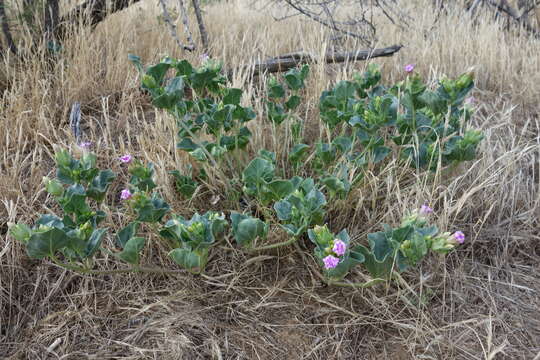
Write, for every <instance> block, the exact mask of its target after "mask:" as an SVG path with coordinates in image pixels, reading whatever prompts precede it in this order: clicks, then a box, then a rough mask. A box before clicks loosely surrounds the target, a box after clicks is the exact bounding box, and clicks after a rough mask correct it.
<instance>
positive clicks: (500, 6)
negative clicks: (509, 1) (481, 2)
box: [486, 0, 540, 37]
mask: <svg viewBox="0 0 540 360" xmlns="http://www.w3.org/2000/svg"><path fill="white" fill-rule="evenodd" d="M486 2H487V4H488V5H490V6H492V7H494V8H495V9H496V10H498V11H499V12H501V13H504V14H506V15H507V16H508V17H509V18H511V19H512V20H514V21H515V22H516V23H517V24H518V25H520V26H522V27H523V28H524V29H525V30H526V31H527V32H529V33H531V34H533V35H534V36H536V37H539V36H540V30H538V29H535V28H534V27H533V26H531V25H530V24H528V23H527V22H525V21H524V19H523V18H522V17H521V16H520V15H519V14H518V13H517V12H516V11H515V10H514V9H513V8H512V7H510V6H506V3H502V2H498V1H495V0H487V1H486Z"/></svg>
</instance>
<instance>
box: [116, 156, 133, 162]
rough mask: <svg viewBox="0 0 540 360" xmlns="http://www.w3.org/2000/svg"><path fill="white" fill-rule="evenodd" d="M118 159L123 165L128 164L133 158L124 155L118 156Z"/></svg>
mask: <svg viewBox="0 0 540 360" xmlns="http://www.w3.org/2000/svg"><path fill="white" fill-rule="evenodd" d="M118 159H119V160H120V161H121V162H123V163H124V164H129V163H130V162H131V160H133V157H132V156H131V155H129V154H126V155H124V156H120V157H119V158H118Z"/></svg>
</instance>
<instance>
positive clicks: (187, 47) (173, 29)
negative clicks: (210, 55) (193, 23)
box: [159, 0, 195, 51]
mask: <svg viewBox="0 0 540 360" xmlns="http://www.w3.org/2000/svg"><path fill="white" fill-rule="evenodd" d="M159 3H160V5H161V9H162V11H163V20H165V22H166V23H167V25H168V26H169V31H170V33H171V37H172V38H173V39H174V40H175V41H176V43H177V44H178V46H179V47H180V49H182V50H187V51H193V50H195V44H194V43H193V39H192V38H191V32H190V31H189V26H188V23H187V15H186V9H185V8H184V3H183V1H182V0H178V5H179V7H180V12H181V13H182V17H183V19H182V22H183V23H184V30H185V32H186V37H187V41H188V45H184V44H183V43H182V41H180V39H179V38H178V33H177V31H176V24H175V23H174V22H173V21H172V20H171V16H170V15H169V11H168V10H167V5H166V4H165V0H159Z"/></svg>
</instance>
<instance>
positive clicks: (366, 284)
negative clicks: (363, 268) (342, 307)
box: [325, 278, 386, 288]
mask: <svg viewBox="0 0 540 360" xmlns="http://www.w3.org/2000/svg"><path fill="white" fill-rule="evenodd" d="M325 281H326V283H327V284H328V285H335V286H342V287H352V288H368V287H371V286H373V285H376V284H379V283H381V282H385V281H386V280H384V279H379V278H377V279H372V280H370V281H366V282H364V283H346V282H340V281H332V280H325Z"/></svg>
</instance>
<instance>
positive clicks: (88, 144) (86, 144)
mask: <svg viewBox="0 0 540 360" xmlns="http://www.w3.org/2000/svg"><path fill="white" fill-rule="evenodd" d="M79 146H80V147H81V148H83V149H89V148H90V146H92V143H91V142H90V141H85V142H82V143H80V144H79Z"/></svg>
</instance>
